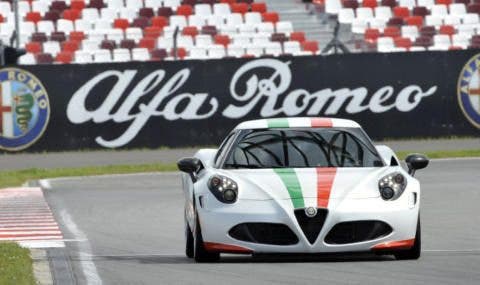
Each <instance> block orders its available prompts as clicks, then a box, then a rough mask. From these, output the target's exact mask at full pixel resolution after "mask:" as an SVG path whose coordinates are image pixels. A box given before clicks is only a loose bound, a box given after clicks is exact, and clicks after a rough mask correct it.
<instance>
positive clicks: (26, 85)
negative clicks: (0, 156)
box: [0, 68, 50, 151]
mask: <svg viewBox="0 0 480 285" xmlns="http://www.w3.org/2000/svg"><path fill="white" fill-rule="evenodd" d="M49 117H50V106H49V101H48V95H47V92H46V90H45V87H43V85H42V83H41V82H40V81H39V80H38V79H37V78H36V77H35V76H34V75H32V74H31V73H29V72H26V71H24V70H21V69H18V68H5V69H0V149H5V150H9V151H16V150H22V149H26V148H28V147H29V146H30V145H32V144H33V143H35V142H36V141H37V140H38V139H39V138H40V137H41V136H42V135H43V133H44V132H45V129H46V127H47V124H48V120H49Z"/></svg>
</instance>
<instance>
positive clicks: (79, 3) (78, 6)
mask: <svg viewBox="0 0 480 285" xmlns="http://www.w3.org/2000/svg"><path fill="white" fill-rule="evenodd" d="M70 8H71V9H74V10H83V8H85V1H83V0H72V3H70Z"/></svg>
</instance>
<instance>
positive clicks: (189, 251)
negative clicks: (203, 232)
mask: <svg viewBox="0 0 480 285" xmlns="http://www.w3.org/2000/svg"><path fill="white" fill-rule="evenodd" d="M193 242H194V239H193V234H192V230H191V229H190V226H189V225H188V222H187V221H185V255H186V256H187V257H188V258H193V252H194V248H193Z"/></svg>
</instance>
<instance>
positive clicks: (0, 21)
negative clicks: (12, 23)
mask: <svg viewBox="0 0 480 285" xmlns="http://www.w3.org/2000/svg"><path fill="white" fill-rule="evenodd" d="M3 22H5V18H4V17H3V15H2V14H0V23H3Z"/></svg>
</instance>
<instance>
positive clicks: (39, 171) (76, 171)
mask: <svg viewBox="0 0 480 285" xmlns="http://www.w3.org/2000/svg"><path fill="white" fill-rule="evenodd" d="M415 152H416V151H401V152H398V153H397V155H398V157H399V158H400V159H402V160H403V159H405V157H406V156H407V155H408V154H410V153H415ZM423 153H424V154H426V155H427V156H428V157H429V158H451V157H480V149H472V150H453V151H429V152H423ZM176 170H177V166H176V165H175V164H174V163H171V164H160V163H157V164H140V165H109V166H92V167H79V168H57V169H43V168H31V169H23V170H16V171H2V172H0V188H4V187H14V186H19V185H22V184H23V183H24V182H25V181H28V180H38V179H43V178H56V177H72V176H88V175H103V174H126V173H141V172H159V171H176ZM0 284H1V283H0Z"/></svg>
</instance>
